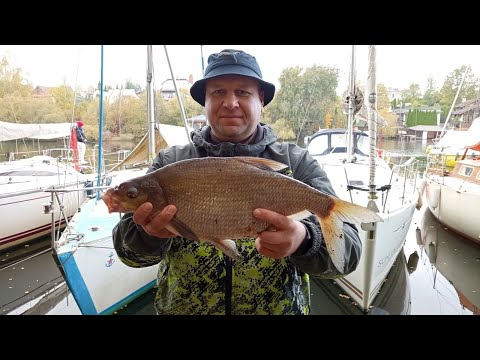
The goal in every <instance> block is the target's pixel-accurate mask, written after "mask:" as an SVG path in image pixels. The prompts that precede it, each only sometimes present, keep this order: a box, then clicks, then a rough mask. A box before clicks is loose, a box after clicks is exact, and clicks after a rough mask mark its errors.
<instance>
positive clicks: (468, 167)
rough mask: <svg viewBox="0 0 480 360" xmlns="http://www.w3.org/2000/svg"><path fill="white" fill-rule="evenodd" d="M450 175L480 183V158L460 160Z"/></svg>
mask: <svg viewBox="0 0 480 360" xmlns="http://www.w3.org/2000/svg"><path fill="white" fill-rule="evenodd" d="M450 176H454V177H457V178H460V179H463V180H465V181H467V182H470V183H472V184H477V185H480V160H458V161H457V163H456V164H455V168H454V169H453V171H452V172H451V173H450Z"/></svg>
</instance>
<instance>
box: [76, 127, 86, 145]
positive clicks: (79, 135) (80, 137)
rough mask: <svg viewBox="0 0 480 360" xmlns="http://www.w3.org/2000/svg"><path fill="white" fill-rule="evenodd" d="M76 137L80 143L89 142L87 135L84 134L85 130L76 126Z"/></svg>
mask: <svg viewBox="0 0 480 360" xmlns="http://www.w3.org/2000/svg"><path fill="white" fill-rule="evenodd" d="M75 135H76V136H77V141H78V142H83V143H86V142H87V137H86V136H85V133H84V132H83V128H81V127H80V126H78V125H76V126H75Z"/></svg>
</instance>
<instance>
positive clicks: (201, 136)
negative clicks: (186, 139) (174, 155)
mask: <svg viewBox="0 0 480 360" xmlns="http://www.w3.org/2000/svg"><path fill="white" fill-rule="evenodd" d="M211 131H212V128H211V127H210V126H205V127H203V128H201V129H200V130H195V131H193V132H192V135H191V136H192V141H193V143H194V144H195V145H196V146H198V147H201V148H203V149H204V150H205V151H206V153H207V156H258V155H260V154H261V153H262V152H263V151H264V150H265V148H266V147H267V146H268V145H271V144H273V143H274V142H275V141H276V140H277V136H276V135H275V133H274V132H273V130H272V128H271V127H270V126H268V125H266V124H263V123H260V124H258V125H257V134H256V136H255V140H254V141H253V143H252V144H235V143H231V142H225V143H221V144H213V143H212V140H211V139H212V138H211V136H210V134H211Z"/></svg>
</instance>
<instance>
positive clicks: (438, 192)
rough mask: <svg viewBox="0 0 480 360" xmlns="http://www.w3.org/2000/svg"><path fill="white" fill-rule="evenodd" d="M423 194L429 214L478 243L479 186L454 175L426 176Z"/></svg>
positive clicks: (479, 232) (479, 216)
mask: <svg viewBox="0 0 480 360" xmlns="http://www.w3.org/2000/svg"><path fill="white" fill-rule="evenodd" d="M425 196H426V199H427V203H428V208H429V209H430V211H431V212H432V214H433V215H434V216H435V217H436V218H437V219H438V221H439V222H441V223H442V224H443V225H445V226H446V227H448V228H450V229H452V230H453V231H455V232H457V233H459V234H460V235H462V236H464V237H466V238H468V239H470V240H472V241H475V242H477V243H480V213H479V212H478V211H477V210H476V209H477V208H478V206H479V204H480V185H476V184H471V183H468V182H465V181H463V180H462V179H459V178H455V177H448V176H445V177H441V176H438V175H430V176H428V177H427V183H426V187H425Z"/></svg>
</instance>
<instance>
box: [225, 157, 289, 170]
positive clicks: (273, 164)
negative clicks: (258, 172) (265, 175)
mask: <svg viewBox="0 0 480 360" xmlns="http://www.w3.org/2000/svg"><path fill="white" fill-rule="evenodd" d="M234 159H235V160H238V161H243V162H244V163H247V164H249V165H252V166H255V167H257V168H259V169H262V170H272V171H282V170H285V169H287V168H288V165H285V164H283V163H281V162H278V161H275V160H270V159H264V158H258V157H253V156H235V157H234Z"/></svg>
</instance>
